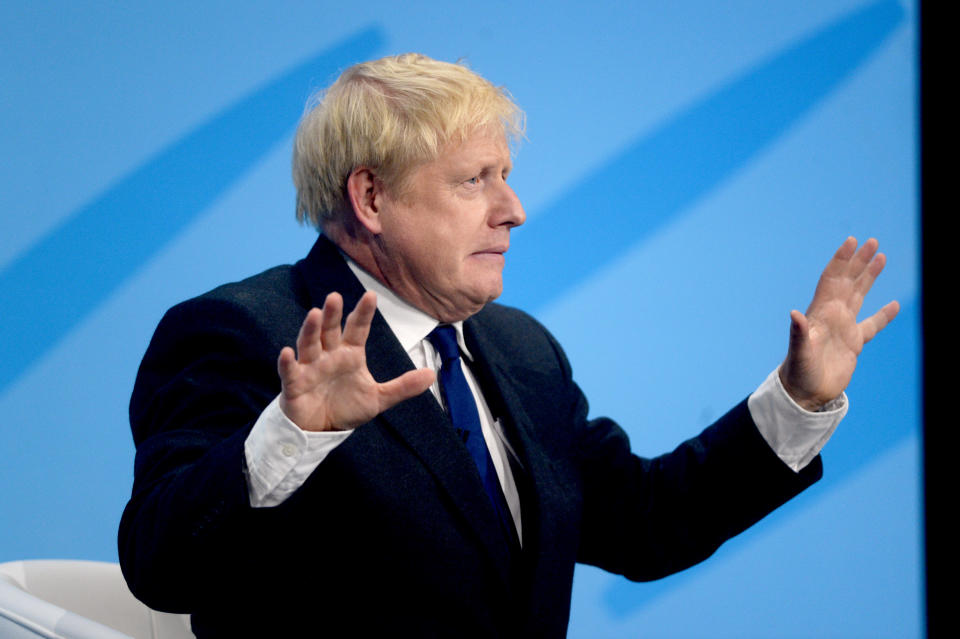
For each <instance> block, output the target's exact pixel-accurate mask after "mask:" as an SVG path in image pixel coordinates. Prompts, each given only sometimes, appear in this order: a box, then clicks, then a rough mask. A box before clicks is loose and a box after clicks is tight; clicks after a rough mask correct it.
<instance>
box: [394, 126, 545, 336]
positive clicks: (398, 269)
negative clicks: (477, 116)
mask: <svg viewBox="0 0 960 639" xmlns="http://www.w3.org/2000/svg"><path fill="white" fill-rule="evenodd" d="M511 168H512V164H511V161H510V149H509V147H508V146H507V142H506V140H505V138H504V135H503V132H502V130H501V129H500V128H499V127H495V126H489V127H485V128H480V129H477V131H476V132H474V133H473V134H472V135H471V136H470V137H468V138H467V139H466V141H464V142H463V144H460V145H451V146H448V147H447V148H446V149H444V151H443V152H442V153H441V154H440V157H438V158H437V159H436V160H434V161H432V162H430V163H428V164H424V165H422V166H420V167H418V168H417V169H415V170H414V172H413V173H412V175H411V176H410V177H409V179H408V180H407V183H406V184H407V187H406V189H404V192H403V193H399V194H396V195H394V194H389V193H382V194H381V197H380V200H379V202H378V205H379V207H380V214H379V217H380V224H381V233H380V234H379V235H377V238H376V242H377V250H376V251H375V254H376V260H377V263H378V266H379V269H380V271H381V273H382V274H383V276H384V277H385V278H386V280H387V284H388V286H390V288H391V289H393V290H394V291H395V292H396V293H397V294H398V295H400V296H401V297H403V298H404V299H406V300H407V301H408V302H410V303H412V304H413V305H414V306H416V307H418V308H420V309H421V310H423V311H425V312H427V313H429V314H430V315H432V316H433V317H436V318H437V319H439V320H441V321H444V322H453V321H457V320H462V319H466V318H467V317H469V316H470V315H473V314H474V313H476V312H477V311H479V310H480V309H481V308H483V306H484V304H486V303H487V302H489V301H491V300H493V299H495V298H497V297H498V296H499V295H500V293H501V292H502V291H503V277H502V272H503V265H504V255H503V254H504V253H505V252H506V250H507V248H508V247H509V245H510V229H511V228H513V227H515V226H519V225H520V224H523V222H524V220H525V219H526V214H525V213H524V211H523V207H522V206H521V205H520V200H519V199H517V195H516V194H515V193H514V192H513V189H511V188H510V187H509V186H507V183H506V179H507V175H508V174H509V173H510V169H511Z"/></svg>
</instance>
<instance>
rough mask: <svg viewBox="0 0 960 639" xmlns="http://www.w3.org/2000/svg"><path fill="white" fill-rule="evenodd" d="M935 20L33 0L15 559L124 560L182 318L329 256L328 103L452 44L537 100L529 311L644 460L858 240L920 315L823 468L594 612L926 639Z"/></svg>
mask: <svg viewBox="0 0 960 639" xmlns="http://www.w3.org/2000/svg"><path fill="white" fill-rule="evenodd" d="M916 40H917V21H916V6H915V3H914V2H912V1H904V2H897V1H895V0H877V1H869V2H864V1H863V0H811V1H809V2H803V3H795V2H757V1H748V0H738V1H731V2H724V3H714V2H705V1H704V2H700V1H679V2H673V3H654V2H635V3H622V2H613V1H609V0H600V1H595V2H592V3H565V2H553V3H549V4H548V3H523V4H520V5H519V6H518V5H517V4H515V3H506V2H497V1H491V2H487V3H483V4H482V5H470V6H466V5H464V6H460V5H459V4H455V3H441V2H436V1H426V0H422V1H421V0H411V1H408V2H405V3H403V10H402V11H400V10H398V8H397V4H396V3H392V2H383V1H381V0H371V1H369V2H366V3H363V5H362V6H359V5H355V3H320V2H307V1H304V2H278V1H272V2H239V3H238V2H235V1H234V2H205V3H195V2H165V3H113V2H44V3H27V2H22V1H14V2H5V3H3V4H2V5H0V42H2V48H3V54H2V55H0V87H3V88H2V93H0V121H2V122H3V123H4V124H3V126H2V127H0V150H2V157H3V161H2V172H0V211H2V212H3V213H2V216H0V238H2V240H0V315H2V323H0V326H2V329H0V330H2V343H0V349H2V353H0V415H3V417H4V419H3V423H2V424H0V451H2V460H3V461H2V463H0V496H2V499H0V501H2V505H0V561H6V560H13V559H26V558H46V557H68V558H89V559H100V560H108V561H115V560H116V550H115V534H116V533H115V531H116V526H117V523H118V521H119V516H120V512H121V510H122V508H123V505H124V503H125V500H126V497H127V495H128V492H129V488H130V484H131V478H132V461H133V446H132V443H131V439H130V435H129V430H128V425H127V422H126V404H127V400H128V397H129V393H130V390H131V387H132V383H133V378H134V375H135V373H136V368H137V365H138V363H139V360H140V357H141V355H142V354H143V351H144V349H145V348H146V344H147V342H148V340H149V338H150V335H151V333H152V331H153V328H154V327H155V325H156V323H157V321H158V320H159V318H160V316H161V315H162V313H163V311H164V310H165V309H166V308H168V307H169V306H171V305H172V304H174V303H176V302H178V301H180V300H182V299H184V298H186V297H189V296H192V295H195V294H198V293H201V292H203V291H204V290H207V289H209V288H211V287H213V286H215V285H217V284H219V283H222V282H224V281H228V280H235V279H239V278H241V277H244V276H246V275H249V274H251V273H253V272H256V271H259V270H262V269H263V268H266V267H268V266H271V265H274V264H277V263H281V262H292V261H295V260H296V259H298V258H299V257H301V256H302V255H304V254H305V252H306V251H307V250H308V248H309V246H310V245H311V244H312V242H313V239H314V233H313V232H312V231H311V230H309V229H305V228H298V227H297V226H296V223H295V222H294V218H293V199H294V194H293V188H292V185H291V182H290V177H289V158H290V153H291V135H292V132H293V128H294V126H295V124H296V121H297V119H298V118H299V116H300V113H301V111H302V108H303V105H304V103H305V101H306V99H307V97H308V96H309V94H310V93H311V91H312V90H313V89H316V88H319V87H322V86H324V85H326V84H328V83H329V82H330V81H331V80H332V79H333V78H334V77H335V76H336V74H337V73H338V71H339V70H341V69H342V68H344V67H345V66H347V65H349V64H351V63H353V62H356V61H359V60H363V59H369V58H372V57H380V56H382V55H387V54H391V53H399V52H403V51H422V52H424V53H427V54H429V55H431V56H433V57H437V58H440V59H446V60H457V59H461V58H463V59H466V60H467V61H468V62H469V64H470V66H471V67H472V68H474V69H475V70H477V71H478V72H480V73H481V74H483V75H485V76H486V77H488V78H490V79H492V80H493V81H494V82H496V83H498V84H504V85H506V86H507V87H508V88H509V89H510V91H511V92H512V93H513V95H514V96H515V98H516V99H517V101H518V102H519V103H520V105H521V106H522V107H524V109H525V110H526V112H527V114H528V123H529V126H528V140H527V141H526V142H525V143H524V144H523V145H522V147H521V148H520V150H519V153H518V156H517V158H516V169H515V171H514V174H513V176H512V178H511V181H512V183H513V185H514V188H515V189H516V191H517V193H518V194H519V196H520V197H521V199H522V200H523V202H524V204H525V206H526V209H527V213H528V223H527V225H526V226H525V227H523V228H521V229H519V230H517V231H515V233H514V243H513V248H512V249H511V251H510V254H509V255H508V266H507V272H506V280H507V281H506V293H505V295H504V301H506V302H508V303H511V304H515V305H518V306H521V307H523V308H525V309H527V310H529V311H530V312H532V313H533V314H534V315H536V316H537V317H538V318H540V319H541V320H542V321H543V322H545V323H546V324H547V326H549V327H550V328H551V329H552V330H553V331H554V332H555V333H556V335H557V336H558V337H559V339H560V341H561V342H562V343H563V344H564V345H565V347H566V348H567V350H568V355H569V356H570V359H571V361H572V363H573V366H574V373H575V375H576V377H577V379H578V380H579V381H580V383H581V385H582V386H583V387H584V389H585V390H586V392H587V394H588V396H589V397H590V398H591V402H592V409H593V410H592V412H593V413H594V414H607V415H611V416H613V417H615V418H617V419H618V420H619V421H620V422H621V423H622V424H623V425H624V426H625V428H626V429H627V430H628V432H629V433H630V436H631V439H632V441H633V444H634V448H635V449H636V450H637V451H638V452H640V453H642V454H655V453H658V452H662V451H664V450H666V449H668V448H671V447H672V446H674V445H675V444H676V443H677V442H679V441H680V440H681V439H682V438H684V437H687V436H689V435H692V434H694V433H696V432H697V431H699V429H701V428H702V427H703V426H705V425H706V424H707V423H709V422H710V421H712V420H713V419H714V418H716V417H718V416H719V415H720V414H721V413H722V412H723V411H724V410H726V408H727V407H729V406H730V405H732V404H733V403H735V402H736V401H737V400H739V399H741V398H742V397H743V396H745V395H746V394H748V393H749V392H750V391H751V390H752V389H753V388H755V387H756V385H757V384H758V383H759V382H760V381H761V380H762V379H763V378H764V377H765V375H766V374H767V373H768V372H769V371H770V370H771V369H772V368H773V367H774V366H776V364H777V363H778V362H779V360H780V359H781V358H782V357H783V353H784V351H785V347H786V334H787V326H788V311H789V310H790V309H791V308H795V307H796V308H800V309H801V310H802V309H804V308H805V307H806V305H807V303H808V301H809V298H810V296H811V294H812V291H813V286H814V284H815V281H816V277H817V276H818V274H819V271H820V269H821V268H822V266H823V264H824V263H825V262H826V260H827V259H828V258H829V257H830V255H831V254H832V252H833V251H834V249H835V248H836V246H837V245H839V243H840V242H841V241H842V240H843V238H845V237H846V236H847V235H850V234H853V235H856V236H857V237H859V238H861V239H865V238H866V237H868V236H876V237H878V238H879V239H880V241H881V248H882V249H883V250H884V251H885V252H886V253H887V254H888V257H889V266H888V269H887V271H886V272H885V273H884V275H883V276H882V278H881V280H880V281H879V282H878V284H877V286H876V290H875V291H874V292H873V293H871V295H870V296H869V297H868V298H867V302H866V306H867V307H868V308H869V309H871V312H872V309H875V308H877V307H878V306H879V305H881V304H882V303H884V302H885V301H887V300H888V299H892V298H897V299H899V300H900V302H901V304H902V306H903V311H902V313H901V316H900V317H899V318H898V319H897V320H896V322H895V323H894V324H893V325H891V327H890V328H889V329H888V330H887V331H886V332H885V333H883V334H881V336H880V337H879V338H878V339H877V340H876V341H875V342H874V343H872V344H870V345H869V346H868V349H867V350H866V351H865V353H864V355H863V357H862V358H861V362H860V365H859V368H858V371H857V373H856V375H855V377H854V381H853V384H852V385H851V387H850V389H849V390H848V393H849V396H850V400H851V410H850V414H849V416H848V417H847V419H846V420H845V421H844V423H843V424H842V427H841V429H840V430H839V431H838V432H837V434H836V435H835V437H834V438H833V440H832V441H831V442H830V443H829V445H828V447H827V449H826V450H825V453H824V463H825V468H826V476H825V478H824V480H823V481H822V482H820V484H818V485H817V486H815V487H814V488H812V489H811V490H809V491H807V492H806V493H805V494H804V495H802V496H801V497H800V498H798V499H797V500H795V501H794V502H792V503H791V504H789V505H788V506H786V507H785V508H783V509H782V510H780V511H779V512H777V513H776V514H775V515H773V516H771V517H769V518H768V519H767V520H765V521H764V522H762V523H761V524H760V525H758V526H757V527H755V528H754V529H752V530H750V531H748V532H747V533H745V534H744V535H742V536H741V537H739V538H737V539H735V540H733V541H731V542H730V543H728V544H727V545H726V546H725V547H724V548H722V549H721V550H720V551H719V552H718V553H717V555H716V556H715V557H714V558H712V559H711V560H710V561H708V562H707V563H705V564H703V565H701V566H699V567H696V568H694V569H692V570H690V571H687V572H685V573H682V574H680V575H676V576H673V577H670V578H668V579H666V580H663V581H660V582H656V583H652V584H631V583H628V582H626V581H625V580H623V579H621V578H617V577H613V576H610V575H607V574H605V573H602V572H599V571H596V570H594V569H590V568H584V567H581V568H578V572H577V577H576V581H575V584H574V608H573V615H572V620H571V629H570V635H571V636H572V637H633V636H638V635H643V636H656V637H703V636H710V637H743V636H758V637H809V636H821V637H829V636H836V637H851V636H870V637H916V636H920V635H921V634H922V632H923V624H922V587H921V584H922V576H923V574H922V566H921V556H922V553H921V550H922V546H921V530H920V523H919V522H920V514H921V513H920V507H921V499H920V485H919V475H920V458H919V455H920V452H919V450H920V447H919V437H920V428H919V405H918V394H919V393H918V391H919V388H918V386H919V373H918V343H919V329H918V319H917V318H918V308H919V304H918V301H919V300H918V240H917V226H918V223H917V221H918V211H917V179H916V178H917V175H916V173H917V153H916V140H917V125H916V47H917V42H916ZM597 305H599V307H600V308H601V309H602V312H600V313H590V314H587V313H583V312H581V309H584V308H587V307H594V306H597ZM624 359H633V360H636V361H640V362H643V363H644V364H643V365H642V366H639V367H638V368H637V369H636V370H631V371H626V372H627V373H629V374H626V375H620V374H615V375H611V374H610V373H611V371H614V372H616V373H619V372H620V371H619V370H618V369H619V362H621V361H623V360H624Z"/></svg>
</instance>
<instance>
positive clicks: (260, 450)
mask: <svg viewBox="0 0 960 639" xmlns="http://www.w3.org/2000/svg"><path fill="white" fill-rule="evenodd" d="M279 400H280V398H279V396H277V397H275V398H274V400H273V401H272V402H270V404H269V405H268V406H267V407H266V408H265V409H263V412H262V413H260V417H259V418H257V423H255V424H254V425H253V429H251V430H250V434H249V435H247V439H246V441H245V442H244V445H243V452H244V458H245V459H246V462H247V468H246V476H247V489H248V492H249V493H250V505H251V506H253V507H254V508H264V507H267V506H277V505H279V504H282V503H283V502H284V501H285V500H286V499H287V497H289V496H290V495H292V494H293V493H294V492H295V491H296V490H297V489H298V488H300V486H302V485H303V482H305V481H306V480H307V477H309V476H310V473H312V472H313V471H314V470H315V469H316V468H317V466H319V465H320V462H322V461H323V460H324V459H325V458H326V456H327V455H329V454H330V452H331V451H332V450H333V449H334V448H336V447H337V446H339V445H340V444H342V443H343V442H344V440H346V438H347V437H349V436H350V433H352V432H353V431H351V430H338V431H325V432H313V431H304V430H301V429H300V427H298V426H297V425H296V424H294V423H293V422H292V421H290V420H289V419H288V418H287V416H286V415H284V414H283V411H282V410H281V409H280V401H279Z"/></svg>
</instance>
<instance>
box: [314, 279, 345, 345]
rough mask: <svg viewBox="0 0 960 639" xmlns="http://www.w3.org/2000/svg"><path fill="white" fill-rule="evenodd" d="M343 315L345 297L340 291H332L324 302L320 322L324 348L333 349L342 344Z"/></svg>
mask: <svg viewBox="0 0 960 639" xmlns="http://www.w3.org/2000/svg"><path fill="white" fill-rule="evenodd" d="M342 317H343V298H342V297H340V294H339V293H330V294H329V295H327V299H325V300H324V302H323V318H322V321H321V323H320V344H321V347H322V348H323V350H326V351H332V350H333V349H335V348H337V347H338V346H340V320H341V318H342Z"/></svg>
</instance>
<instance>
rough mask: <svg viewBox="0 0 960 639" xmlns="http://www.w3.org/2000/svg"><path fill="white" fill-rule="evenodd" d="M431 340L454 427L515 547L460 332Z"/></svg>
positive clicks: (447, 331) (444, 330) (449, 330)
mask: <svg viewBox="0 0 960 639" xmlns="http://www.w3.org/2000/svg"><path fill="white" fill-rule="evenodd" d="M427 339H429V340H430V343H431V344H433V347H434V348H435V349H437V353H439V354H440V363H441V365H440V388H441V389H442V391H443V396H444V397H445V398H446V400H447V410H449V411H450V420H451V421H452V422H453V427H454V428H455V429H456V430H457V432H458V433H459V434H460V437H461V439H463V442H464V444H466V446H467V450H468V451H469V452H470V456H471V457H473V461H474V463H475V464H476V465H477V470H478V471H480V479H481V481H482V482H483V487H484V489H485V490H486V491H487V495H488V496H489V497H490V501H491V503H492V504H493V508H494V510H496V511H497V516H498V517H499V518H500V524H501V525H502V526H503V530H504V533H505V534H506V535H507V539H508V540H510V541H511V542H513V543H519V542H518V540H517V530H516V528H515V527H514V525H513V518H512V517H511V515H510V509H509V508H508V507H507V501H506V499H505V498H504V496H503V489H502V488H501V487H500V480H499V479H498V478H497V471H496V469H495V468H494V467H493V459H491V458H490V451H489V450H488V449H487V443H486V442H485V441H484V439H483V431H482V430H481V429H480V414H479V413H478V412H477V403H476V402H475V401H474V400H473V393H472V392H470V386H469V385H468V384H467V378H466V377H464V376H463V369H462V367H461V366H462V364H461V360H460V346H459V345H458V344H457V331H456V329H455V328H453V327H452V326H450V325H446V324H445V325H441V326H438V327H437V328H435V329H434V330H433V332H431V333H430V334H429V335H428V336H427Z"/></svg>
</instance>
